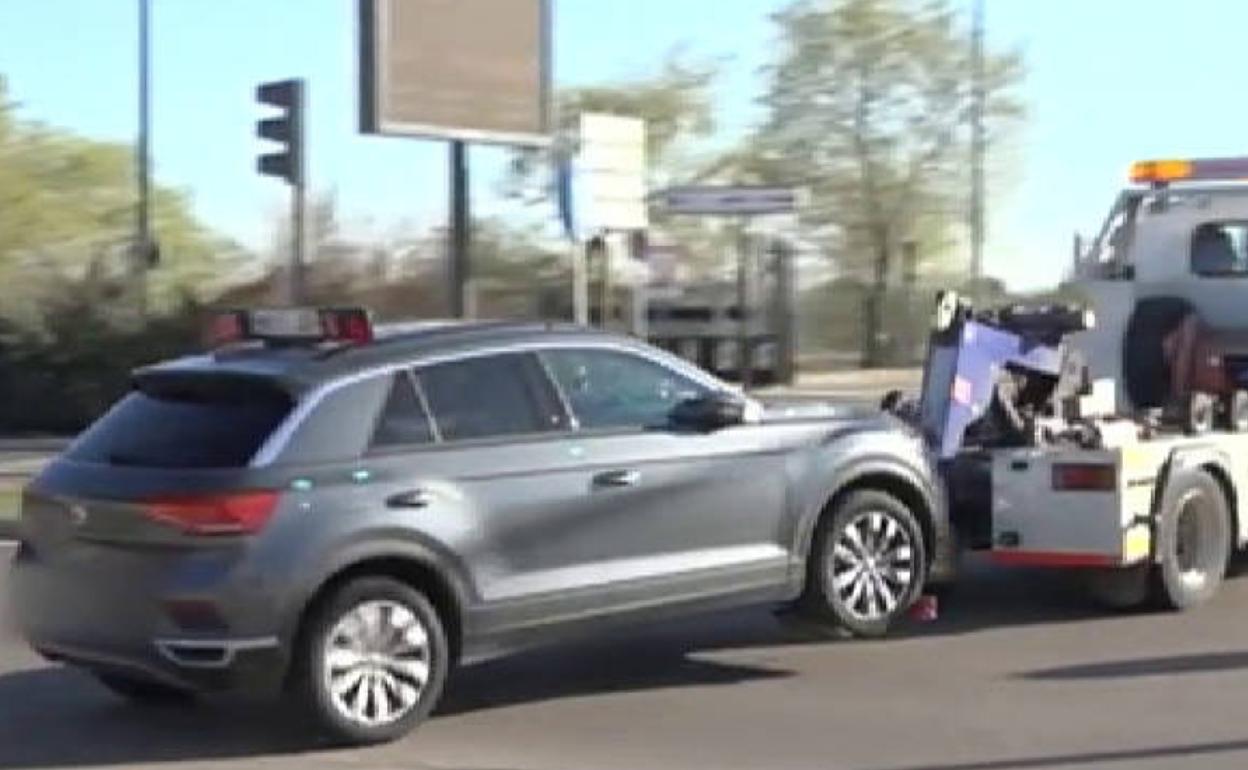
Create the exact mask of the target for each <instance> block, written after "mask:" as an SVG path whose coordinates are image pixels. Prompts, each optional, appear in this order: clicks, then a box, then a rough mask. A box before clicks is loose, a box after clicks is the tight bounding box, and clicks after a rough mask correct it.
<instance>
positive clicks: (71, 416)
mask: <svg viewBox="0 0 1248 770" xmlns="http://www.w3.org/2000/svg"><path fill="white" fill-rule="evenodd" d="M62 289H63V290H62V291H61V292H60V293H59V294H57V295H56V296H55V297H52V298H49V299H48V300H47V301H46V303H45V304H44V305H43V306H41V308H40V313H39V317H38V319H37V320H38V323H37V325H35V326H34V328H32V326H31V325H19V324H16V323H13V322H11V321H0V429H2V430H3V431H4V432H5V433H6V434H12V433H51V434H72V433H76V432H77V431H79V430H81V429H82V428H84V427H86V426H87V425H88V424H89V423H90V422H91V421H92V420H94V419H95V418H96V417H98V416H99V415H100V414H101V413H103V412H104V410H105V409H107V408H108V406H109V405H110V404H112V403H113V402H114V401H116V400H117V399H118V398H119V397H120V396H121V395H123V394H124V393H125V392H126V390H127V389H128V386H129V375H130V372H131V371H132V370H133V369H134V368H136V367H138V366H142V365H145V364H150V363H155V362H157V361H160V360H163V359H167V358H172V357H175V356H179V355H184V354H186V353H187V352H188V351H191V350H194V349H195V348H196V347H197V346H198V341H199V328H200V326H199V325H200V322H201V321H202V318H203V311H202V309H201V308H200V307H199V306H198V305H196V304H195V303H194V302H192V301H189V300H188V301H185V302H184V303H183V304H182V305H181V306H180V307H178V308H177V310H176V311H175V312H170V313H166V314H160V315H155V316H152V317H149V319H148V321H147V323H146V324H145V325H144V326H142V327H136V326H135V325H133V324H127V323H120V322H118V319H117V317H116V314H114V313H110V312H109V310H108V305H107V304H105V303H102V302H101V301H100V296H99V294H98V291H97V289H96V288H94V287H92V286H91V285H90V284H88V283H85V282H83V283H78V284H68V285H65V286H63V287H62Z"/></svg>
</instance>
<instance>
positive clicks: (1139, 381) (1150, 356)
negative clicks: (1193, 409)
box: [1122, 297, 1195, 409]
mask: <svg viewBox="0 0 1248 770" xmlns="http://www.w3.org/2000/svg"><path fill="white" fill-rule="evenodd" d="M1193 312H1195V311H1194V310H1193V308H1192V305H1191V303H1189V302H1188V301H1187V300H1185V299H1181V298H1179V297H1148V298H1146V299H1142V300H1140V301H1139V302H1137V303H1136V306H1135V310H1134V311H1132V313H1131V319H1130V320H1129V321H1128V322H1127V330H1126V333H1125V335H1124V336H1123V340H1122V372H1123V377H1124V379H1125V380H1126V382H1125V383H1124V384H1125V385H1126V389H1127V395H1128V396H1130V398H1131V404H1132V405H1133V406H1134V407H1135V408H1136V409H1148V408H1154V407H1162V406H1166V404H1167V403H1168V402H1169V400H1170V396H1171V393H1170V366H1169V365H1168V364H1167V363H1166V356H1165V352H1164V351H1163V350H1162V341H1163V340H1165V338H1166V335H1168V334H1169V333H1170V332H1172V331H1174V330H1175V329H1176V328H1178V326H1179V324H1180V323H1182V321H1183V319H1184V318H1185V317H1187V316H1188V315H1189V314H1191V313H1193Z"/></svg>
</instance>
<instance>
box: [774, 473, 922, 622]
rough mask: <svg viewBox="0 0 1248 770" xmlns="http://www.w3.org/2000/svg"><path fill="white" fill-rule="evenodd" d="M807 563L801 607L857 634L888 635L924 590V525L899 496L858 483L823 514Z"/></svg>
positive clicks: (799, 604) (799, 603)
mask: <svg viewBox="0 0 1248 770" xmlns="http://www.w3.org/2000/svg"><path fill="white" fill-rule="evenodd" d="M806 569H807V571H806V587H805V590H804V591H803V593H802V597H801V599H800V600H799V601H798V608H799V610H801V611H802V614H804V615H805V616H807V617H808V618H810V619H812V620H815V621H818V622H821V623H826V624H830V625H834V626H836V627H838V628H840V629H842V630H844V631H847V632H848V633H850V634H851V635H853V636H860V637H879V636H883V635H884V634H886V633H888V630H889V628H890V627H891V626H892V625H893V623H894V622H895V621H896V620H897V619H898V618H899V617H901V616H902V615H904V614H905V612H906V610H908V609H909V608H910V605H911V604H913V603H914V601H915V600H916V599H917V598H918V597H919V594H920V592H921V591H922V590H923V583H924V580H925V579H926V576H927V549H926V548H925V546H924V542H923V530H922V528H921V527H920V526H919V523H918V521H917V520H916V519H915V516H914V513H913V512H912V511H911V510H910V509H909V508H908V507H906V505H905V504H904V503H902V502H901V501H900V500H898V499H897V498H895V497H893V496H892V495H890V494H888V493H886V492H883V491H880V490H876V489H856V490H853V491H851V492H850V493H848V494H846V495H845V496H844V497H843V498H841V499H840V500H839V501H838V502H837V503H836V506H835V507H834V508H832V509H831V510H829V511H827V512H825V513H824V515H823V516H822V517H821V518H820V520H819V524H818V526H817V528H816V530H815V536H814V540H813V543H812V544H811V552H810V557H809V558H808V559H807V562H806Z"/></svg>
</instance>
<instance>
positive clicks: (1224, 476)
mask: <svg viewBox="0 0 1248 770" xmlns="http://www.w3.org/2000/svg"><path fill="white" fill-rule="evenodd" d="M1230 469H1231V462H1230V458H1229V457H1227V456H1226V454H1225V453H1224V452H1222V451H1221V450H1219V449H1217V448H1215V447H1213V446H1196V447H1190V448H1186V449H1177V450H1175V451H1174V453H1173V454H1172V455H1171V456H1170V459H1169V460H1168V461H1167V462H1166V465H1165V467H1164V468H1163V469H1162V472H1161V475H1160V478H1159V479H1158V482H1159V483H1158V484H1157V488H1156V490H1155V491H1154V493H1153V506H1152V508H1153V511H1152V515H1153V518H1154V520H1155V519H1156V517H1157V516H1160V515H1161V506H1162V505H1163V504H1164V501H1165V498H1166V492H1167V491H1168V489H1169V485H1170V480H1171V478H1172V477H1173V475H1174V473H1175V472H1176V471H1180V470H1200V471H1204V472H1205V473H1208V474H1209V475H1210V476H1211V477H1212V478H1213V480H1214V481H1215V482H1217V484H1218V488H1219V489H1221V490H1222V497H1223V499H1224V500H1226V507H1227V510H1228V511H1229V512H1230V514H1231V548H1232V550H1237V549H1239V548H1240V547H1241V544H1242V542H1243V535H1242V530H1241V529H1240V516H1239V514H1240V511H1239V494H1238V493H1237V491H1236V489H1235V483H1234V481H1233V479H1234V475H1233V474H1232V473H1231V470H1230Z"/></svg>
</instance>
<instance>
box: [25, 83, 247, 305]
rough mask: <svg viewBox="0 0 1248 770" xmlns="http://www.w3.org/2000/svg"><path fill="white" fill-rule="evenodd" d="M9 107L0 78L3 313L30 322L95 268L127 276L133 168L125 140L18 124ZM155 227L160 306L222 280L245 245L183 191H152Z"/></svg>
mask: <svg viewBox="0 0 1248 770" xmlns="http://www.w3.org/2000/svg"><path fill="white" fill-rule="evenodd" d="M6 105H8V101H7V97H6V89H5V86H4V81H3V79H2V78H0V314H3V315H4V316H6V317H9V318H14V317H17V318H19V319H21V318H25V319H27V320H29V319H31V318H32V317H33V316H34V315H35V311H36V306H37V305H38V304H39V303H41V302H43V301H45V300H46V299H47V298H48V297H49V296H52V295H54V294H55V293H56V291H57V290H58V287H59V286H60V285H61V284H62V283H63V282H65V281H72V280H77V279H81V278H82V277H83V276H84V275H86V274H87V273H89V272H90V273H94V275H95V279H94V280H96V281H98V280H100V279H102V278H107V279H109V280H111V281H113V282H115V283H118V284H124V283H126V282H127V276H128V274H129V273H130V271H131V266H132V264H133V259H132V256H131V255H132V253H133V252H132V249H131V244H132V241H133V233H134V217H135V210H136V209H135V206H136V203H135V196H136V193H135V164H134V156H133V153H132V151H131V149H130V148H129V147H128V146H126V145H122V144H116V143H110V142H100V141H95V140H90V139H84V138H82V137H78V136H75V135H73V134H71V133H69V132H66V131H63V130H58V129H53V128H49V127H46V126H43V125H40V124H38V123H34V122H30V121H25V120H21V119H19V118H18V117H17V116H16V115H15V114H14V112H13V110H12V108H11V107H10V106H6ZM152 226H153V232H154V234H155V237H156V238H157V240H158V241H159V243H160V245H161V251H162V262H161V265H160V266H159V267H158V268H157V269H155V270H153V271H151V272H150V274H149V285H150V293H149V296H150V298H151V302H152V304H153V305H154V306H155V307H157V308H159V307H173V306H175V305H176V303H177V301H178V296H179V295H180V294H181V293H182V292H183V291H191V292H193V293H196V294H201V295H202V294H205V293H209V292H211V291H213V290H214V289H216V288H218V287H220V286H221V285H222V283H223V278H224V277H225V275H226V274H227V273H228V272H229V270H230V269H231V268H232V267H233V266H234V260H235V259H236V258H237V256H238V249H237V247H235V246H233V245H232V244H230V243H229V242H227V241H225V240H223V239H221V238H220V237H218V236H216V235H214V234H213V233H211V232H209V231H208V230H206V229H205V228H204V227H203V226H202V225H200V224H199V223H198V222H197V221H196V220H195V219H194V217H193V216H192V214H191V211H190V203H189V200H188V199H187V197H186V196H185V195H184V194H183V193H181V192H178V191H176V190H171V189H168V188H164V187H159V186H157V187H155V188H154V189H153V197H152ZM32 288H34V289H35V291H33V292H32ZM45 291H46V292H48V293H45Z"/></svg>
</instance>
